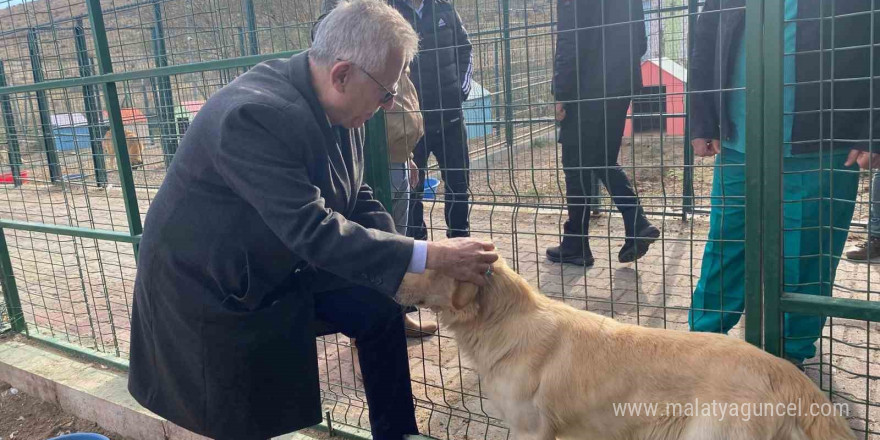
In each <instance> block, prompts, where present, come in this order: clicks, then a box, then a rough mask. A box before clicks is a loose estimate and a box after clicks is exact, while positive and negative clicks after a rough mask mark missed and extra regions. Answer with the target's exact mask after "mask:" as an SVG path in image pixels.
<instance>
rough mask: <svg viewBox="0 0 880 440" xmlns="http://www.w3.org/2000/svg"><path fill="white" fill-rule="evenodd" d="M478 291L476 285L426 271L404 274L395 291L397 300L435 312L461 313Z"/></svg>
mask: <svg viewBox="0 0 880 440" xmlns="http://www.w3.org/2000/svg"><path fill="white" fill-rule="evenodd" d="M478 291H479V287H478V286H477V285H476V284H473V283H468V282H463V281H458V280H456V279H454V278H452V277H450V276H447V275H444V274H442V273H440V272H436V271H433V270H426V271H425V273H422V274H412V273H409V274H406V276H405V277H404V278H403V282H402V283H401V284H400V288H399V289H398V290H397V300H398V301H399V302H400V303H401V304H403V305H414V306H418V307H425V308H429V309H431V310H433V311H435V312H461V311H463V310H464V309H466V308H468V306H470V305H471V304H472V303H473V302H474V300H475V299H476V297H477V292H478Z"/></svg>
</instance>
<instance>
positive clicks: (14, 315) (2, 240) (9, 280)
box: [0, 228, 27, 332]
mask: <svg viewBox="0 0 880 440" xmlns="http://www.w3.org/2000/svg"><path fill="white" fill-rule="evenodd" d="M0 270H2V271H3V273H2V276H0V283H2V286H3V299H4V301H5V302H6V310H7V312H8V313H9V322H10V324H12V331H15V332H23V331H25V330H27V324H26V323H25V322H24V312H23V311H22V308H21V299H20V298H19V297H18V286H16V284H15V274H14V273H13V271H12V260H11V259H10V258H9V246H7V244H6V231H5V230H4V229H3V228H0Z"/></svg>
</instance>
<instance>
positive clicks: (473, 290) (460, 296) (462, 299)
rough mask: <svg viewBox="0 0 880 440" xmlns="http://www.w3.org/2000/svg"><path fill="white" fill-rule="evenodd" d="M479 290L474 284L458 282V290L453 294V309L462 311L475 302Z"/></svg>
mask: <svg viewBox="0 0 880 440" xmlns="http://www.w3.org/2000/svg"><path fill="white" fill-rule="evenodd" d="M478 290H479V287H478V286H477V285H476V284H474V283H468V282H464V281H460V282H456V289H455V291H453V292H452V309H453V310H461V309H463V308H465V307H466V306H467V305H469V304H470V303H472V302H474V299H476V297H477V291H478Z"/></svg>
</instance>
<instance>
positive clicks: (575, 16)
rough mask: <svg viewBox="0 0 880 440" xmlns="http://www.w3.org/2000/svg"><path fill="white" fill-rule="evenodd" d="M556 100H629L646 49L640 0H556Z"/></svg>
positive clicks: (637, 84) (639, 82)
mask: <svg viewBox="0 0 880 440" xmlns="http://www.w3.org/2000/svg"><path fill="white" fill-rule="evenodd" d="M557 5H558V7H559V9H558V13H557V15H558V16H559V22H558V23H557V25H556V27H557V31H558V34H557V36H556V57H555V63H554V73H553V96H554V97H555V98H556V100H557V101H574V100H579V99H590V98H603V97H606V96H611V97H616V96H631V95H633V94H637V93H639V91H640V90H641V88H642V68H641V62H640V61H641V58H642V55H644V54H645V52H646V51H647V50H648V37H647V35H646V32H645V14H644V11H643V10H642V0H557Z"/></svg>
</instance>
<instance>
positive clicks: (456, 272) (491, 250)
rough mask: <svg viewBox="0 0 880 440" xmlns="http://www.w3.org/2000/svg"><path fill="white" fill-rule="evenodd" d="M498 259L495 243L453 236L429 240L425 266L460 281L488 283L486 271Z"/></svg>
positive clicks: (477, 283) (479, 284) (480, 284)
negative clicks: (446, 238) (440, 239)
mask: <svg viewBox="0 0 880 440" xmlns="http://www.w3.org/2000/svg"><path fill="white" fill-rule="evenodd" d="M496 260H498V254H497V253H496V252H495V245H494V244H492V243H489V242H483V241H479V240H475V239H472V238H451V239H449V240H443V241H429V242H428V259H427V261H426V263H425V268H427V269H431V270H436V271H437V272H442V273H444V274H446V275H449V276H451V277H452V278H455V279H457V280H459V281H467V282H469V283H474V284H476V285H478V286H484V285H486V272H487V271H488V270H489V268H490V267H492V263H494V262H495V261H496Z"/></svg>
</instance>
